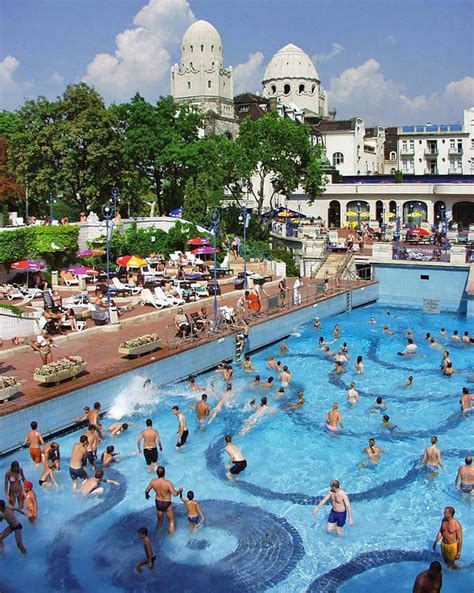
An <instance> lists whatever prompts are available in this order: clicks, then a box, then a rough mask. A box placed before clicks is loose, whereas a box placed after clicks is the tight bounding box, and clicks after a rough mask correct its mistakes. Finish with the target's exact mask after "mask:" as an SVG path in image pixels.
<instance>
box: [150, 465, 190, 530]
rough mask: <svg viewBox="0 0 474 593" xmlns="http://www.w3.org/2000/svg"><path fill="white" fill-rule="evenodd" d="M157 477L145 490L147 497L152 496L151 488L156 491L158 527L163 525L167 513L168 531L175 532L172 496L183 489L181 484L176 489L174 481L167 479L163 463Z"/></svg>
mask: <svg viewBox="0 0 474 593" xmlns="http://www.w3.org/2000/svg"><path fill="white" fill-rule="evenodd" d="M156 475H157V476H158V477H157V478H155V479H153V480H152V481H151V482H150V483H149V484H148V486H147V487H146V490H145V498H146V499H147V500H148V499H149V498H150V490H154V491H155V506H156V515H157V518H158V529H161V527H162V526H163V515H166V518H167V519H168V524H169V525H168V531H169V533H173V532H174V512H173V505H172V504H171V496H179V494H180V493H181V492H182V491H183V487H182V486H181V487H180V488H178V490H176V488H175V487H174V486H173V484H172V482H170V481H169V480H166V479H165V468H164V467H163V466H162V465H159V466H158V469H157V470H156Z"/></svg>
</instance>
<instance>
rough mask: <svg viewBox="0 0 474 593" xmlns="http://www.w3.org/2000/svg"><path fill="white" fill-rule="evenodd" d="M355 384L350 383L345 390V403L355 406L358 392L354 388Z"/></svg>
mask: <svg viewBox="0 0 474 593" xmlns="http://www.w3.org/2000/svg"><path fill="white" fill-rule="evenodd" d="M355 386H356V384H355V383H354V382H352V383H351V384H350V387H349V389H348V390H347V401H348V402H349V403H350V404H356V403H357V402H358V401H359V392H358V391H357V389H356V388H355Z"/></svg>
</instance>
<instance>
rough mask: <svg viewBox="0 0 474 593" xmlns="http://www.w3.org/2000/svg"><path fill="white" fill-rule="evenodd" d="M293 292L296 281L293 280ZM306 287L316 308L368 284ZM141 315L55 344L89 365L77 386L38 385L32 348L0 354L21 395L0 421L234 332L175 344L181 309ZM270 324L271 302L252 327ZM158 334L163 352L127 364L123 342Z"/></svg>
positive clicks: (2, 407)
mask: <svg viewBox="0 0 474 593" xmlns="http://www.w3.org/2000/svg"><path fill="white" fill-rule="evenodd" d="M288 284H289V286H290V287H291V286H292V285H293V281H292V280H289V283H288ZM305 284H306V285H305V286H304V287H303V291H302V305H299V306H300V307H304V306H307V305H308V304H313V303H314V302H316V301H320V300H325V299H326V298H328V297H330V296H332V295H334V294H335V292H339V291H341V292H343V291H345V290H347V289H349V288H354V287H356V286H363V285H365V284H368V282H363V281H357V282H344V283H343V286H341V287H340V288H338V289H337V290H335V289H334V290H331V291H330V292H329V293H328V294H324V293H323V292H320V293H319V294H316V282H315V281H314V280H309V279H305ZM265 290H266V292H267V293H268V294H269V295H276V294H277V292H278V282H276V281H275V282H271V283H269V284H265ZM241 294H242V293H241V291H232V292H230V293H228V294H226V295H222V296H221V297H219V306H222V305H230V306H235V304H236V301H237V299H238V298H239V296H240V295H241ZM203 305H205V306H206V307H207V310H208V314H209V315H210V316H211V317H212V310H213V297H210V298H206V299H201V300H200V301H199V302H197V303H189V304H187V305H185V306H184V309H185V311H186V313H188V314H189V313H192V312H194V311H198V310H199V308H200V307H201V306H203ZM295 308H297V307H296V306H288V307H287V308H285V309H283V310H277V311H276V312H272V314H271V316H272V317H275V316H278V315H285V314H286V313H288V312H289V311H291V310H294V309H295ZM140 312H143V314H141V315H137V316H135V317H133V318H128V319H124V320H123V321H122V323H121V324H120V325H119V326H117V327H114V326H102V327H95V328H91V329H87V330H85V331H83V332H80V333H70V334H68V335H66V336H59V337H57V338H55V343H56V344H57V348H54V349H53V356H54V359H55V360H58V359H60V358H62V357H63V356H66V355H80V356H82V357H83V358H84V360H85V361H86V362H87V369H86V372H84V373H83V374H82V375H81V376H79V377H77V378H76V379H74V380H69V381H66V382H64V383H61V384H59V385H54V386H50V387H47V386H44V385H41V384H38V383H36V382H35V381H34V380H33V374H34V370H35V368H37V367H39V366H41V360H40V357H39V354H38V353H36V352H34V351H33V350H32V349H31V348H30V347H29V346H21V347H16V348H11V349H10V350H5V347H4V349H3V351H0V373H1V374H3V375H13V376H15V377H16V378H17V380H19V381H20V382H21V385H22V387H21V392H20V393H18V394H17V395H16V396H14V397H13V398H12V399H11V400H10V401H8V402H5V403H3V404H0V416H4V415H7V414H11V413H12V412H15V411H17V410H20V409H23V408H27V407H29V406H32V405H35V404H37V403H40V402H42V401H46V400H49V399H52V398H55V397H58V396H61V395H63V394H65V393H68V392H70V391H74V390H76V389H78V388H81V387H85V386H87V385H90V384H92V383H97V382H98V381H101V380H104V379H108V378H110V377H113V376H115V375H119V374H121V373H124V372H126V371H129V370H131V369H135V368H138V367H142V366H146V365H148V364H151V363H153V362H155V361H156V360H159V359H161V358H166V357H168V356H172V355H173V354H176V352H178V351H183V350H187V349H189V348H193V347H195V346H196V345H200V344H202V343H204V342H205V341H211V340H215V339H218V338H219V337H222V335H224V334H225V333H230V330H224V331H221V332H219V333H218V334H213V333H206V334H204V333H203V334H199V336H198V337H197V338H195V339H187V340H179V339H177V338H175V330H174V326H173V319H174V315H175V314H176V308H173V309H166V310H164V311H156V310H153V309H151V307H146V308H145V309H143V308H141V307H140ZM267 318H268V312H267V307H266V302H263V306H262V315H261V317H259V318H257V319H255V320H253V321H252V322H251V325H252V324H256V323H261V322H262V321H265V320H266V319H267ZM152 332H154V333H157V334H158V335H159V336H160V339H161V342H162V348H160V349H159V350H158V351H156V352H154V353H150V354H146V355H143V356H141V357H139V358H134V359H128V358H123V357H122V355H120V354H118V351H117V349H118V346H119V344H120V343H121V342H123V341H124V340H130V339H132V338H135V337H137V336H140V335H143V334H147V333H152Z"/></svg>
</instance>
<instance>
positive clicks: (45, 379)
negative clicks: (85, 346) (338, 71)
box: [33, 362, 87, 383]
mask: <svg viewBox="0 0 474 593" xmlns="http://www.w3.org/2000/svg"><path fill="white" fill-rule="evenodd" d="M86 366H87V363H85V362H83V363H82V364H78V365H75V366H74V368H72V369H66V370H64V371H59V373H54V374H53V375H33V379H34V380H35V381H38V383H61V382H62V381H66V379H74V378H76V377H77V376H78V375H80V374H81V373H82V371H83V370H84V369H85V368H86Z"/></svg>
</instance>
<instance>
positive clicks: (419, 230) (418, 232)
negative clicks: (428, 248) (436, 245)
mask: <svg viewBox="0 0 474 593" xmlns="http://www.w3.org/2000/svg"><path fill="white" fill-rule="evenodd" d="M410 233H411V234H412V235H418V236H419V237H429V236H430V235H431V233H430V231H428V230H427V229H422V228H421V227H417V228H416V229H411V230H410Z"/></svg>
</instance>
